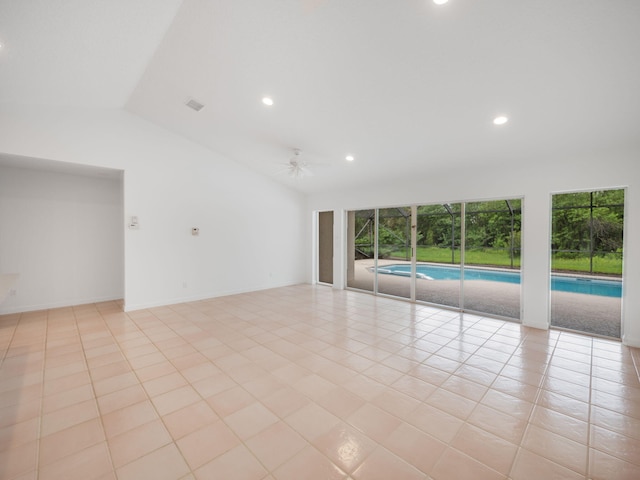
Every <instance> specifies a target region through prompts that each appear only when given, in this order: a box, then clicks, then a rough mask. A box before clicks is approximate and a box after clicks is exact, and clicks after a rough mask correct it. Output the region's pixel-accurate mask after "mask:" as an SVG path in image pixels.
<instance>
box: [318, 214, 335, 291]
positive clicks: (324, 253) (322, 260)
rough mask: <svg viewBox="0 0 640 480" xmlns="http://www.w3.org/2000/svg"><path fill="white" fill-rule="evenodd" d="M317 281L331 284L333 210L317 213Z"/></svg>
mask: <svg viewBox="0 0 640 480" xmlns="http://www.w3.org/2000/svg"><path fill="white" fill-rule="evenodd" d="M318 282H319V283H324V284H327V285H333V211H329V212H319V213H318Z"/></svg>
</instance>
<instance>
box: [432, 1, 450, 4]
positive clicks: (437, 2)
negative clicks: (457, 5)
mask: <svg viewBox="0 0 640 480" xmlns="http://www.w3.org/2000/svg"><path fill="white" fill-rule="evenodd" d="M448 1H449V0H433V3H435V4H436V5H444V4H445V3H447V2H448Z"/></svg>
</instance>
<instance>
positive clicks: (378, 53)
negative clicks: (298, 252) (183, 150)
mask: <svg viewBox="0 0 640 480" xmlns="http://www.w3.org/2000/svg"><path fill="white" fill-rule="evenodd" d="M0 42H2V43H3V44H4V45H5V46H4V48H3V49H2V51H0V57H2V58H1V59H0V101H2V102H17V103H38V104H45V105H73V106H86V107H111V108H121V107H124V108H126V109H127V110H129V111H131V112H133V113H135V114H137V115H140V116H141V117H143V118H146V119H148V120H150V121H152V122H154V123H157V124H159V125H161V126H164V127H166V128H168V129H170V130H172V131H174V132H177V133H179V134H182V135H184V136H186V137H188V138H191V139H193V140H194V141H196V142H198V143H201V144H203V145H205V146H208V147H210V148H211V149H212V150H215V151H218V152H221V153H223V154H225V155H226V156H228V157H229V158H231V159H233V160H236V161H238V162H240V163H242V164H245V165H247V166H248V167H250V168H252V169H255V170H257V171H259V172H262V173H264V174H265V175H268V176H270V177H272V178H273V179H274V180H277V181H281V182H283V183H285V184H287V185H290V186H292V187H294V188H297V189H299V190H301V191H304V192H318V191H324V190H329V189H333V188H346V187H349V186H356V185H362V184H364V183H381V182H384V181H390V180H397V179H399V178H415V177H416V176H424V177H425V178H429V175H430V173H432V172H434V171H437V170H439V169H442V168H462V167H464V166H465V165H470V164H476V163H482V164H506V165H508V166H509V168H518V165H519V164H521V163H522V162H533V161H541V160H545V159H549V158H562V157H563V156H572V157H575V156H581V155H589V156H593V155H594V153H595V154H598V152H603V153H602V155H603V160H604V161H606V152H607V151H611V150H629V149H634V150H636V151H640V87H639V86H640V1H637V0H518V1H514V0H482V1H480V0H450V2H449V3H448V4H446V5H443V6H437V5H435V4H433V2H432V0H242V1H241V0H184V1H178V0H112V1H109V2H105V1H102V0H0ZM264 95H270V96H272V97H273V99H274V101H275V105H274V106H273V107H265V106H264V105H263V104H262V103H261V101H260V100H261V98H262V97H263V96H264ZM189 97H193V98H195V99H197V100H199V101H200V102H202V103H204V104H205V108H204V109H203V110H201V111H200V112H197V113H196V112H194V111H193V110H191V109H189V108H187V107H186V106H185V105H184V101H185V100H186V99H187V98H189ZM497 114H506V115H508V116H509V117H510V121H509V123H507V124H506V125H505V126H503V127H496V126H494V125H493V124H492V123H491V120H492V119H493V117H494V116H496V115H497ZM293 148H300V149H302V158H303V159H305V160H307V161H308V162H309V163H310V169H311V170H313V171H314V173H315V175H314V176H313V177H310V178H302V179H298V180H295V179H292V178H290V177H289V176H288V175H287V174H286V173H285V172H283V166H282V164H283V163H286V162H287V160H288V159H289V158H290V157H291V156H292V155H293V154H292V150H293ZM348 153H350V154H353V155H354V156H355V157H356V160H355V161H354V162H352V163H348V162H346V161H345V160H344V157H345V155H347V154H348ZM177 160H178V161H179V159H177Z"/></svg>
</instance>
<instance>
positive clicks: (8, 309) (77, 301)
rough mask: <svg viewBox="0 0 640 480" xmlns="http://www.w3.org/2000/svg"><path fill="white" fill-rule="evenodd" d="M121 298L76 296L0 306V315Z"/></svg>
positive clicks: (119, 297) (120, 297)
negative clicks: (45, 301)
mask: <svg viewBox="0 0 640 480" xmlns="http://www.w3.org/2000/svg"><path fill="white" fill-rule="evenodd" d="M114 300H122V295H116V296H109V297H93V298H78V299H75V300H63V301H60V302H49V303H41V304H37V305H26V306H25V305H23V306H14V307H0V315H10V314H13V313H26V312H37V311H39V310H50V309H52V308H64V307H76V306H78V305H86V304H88V303H100V302H112V301H114Z"/></svg>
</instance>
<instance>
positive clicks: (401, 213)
mask: <svg viewBox="0 0 640 480" xmlns="http://www.w3.org/2000/svg"><path fill="white" fill-rule="evenodd" d="M521 212H522V200H521V199H506V200H495V201H485V202H467V203H440V204H434V205H420V206H413V207H409V206H406V207H394V208H382V209H370V210H357V211H352V212H349V214H348V219H349V220H348V229H347V230H348V245H349V254H348V262H347V263H348V267H347V286H349V287H352V288H357V289H360V290H366V291H370V292H373V293H376V294H378V293H379V294H384V295H392V296H395V297H400V298H406V299H411V300H412V301H420V302H427V303H430V304H436V305H442V306H446V307H452V308H456V309H461V310H464V311H470V312H474V313H480V314H489V315H493V316H499V317H505V318H511V319H519V318H520V253H521V252H520V227H521Z"/></svg>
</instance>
